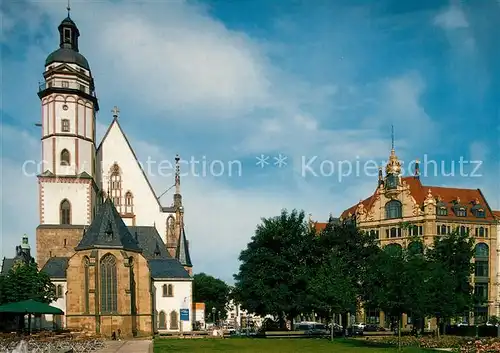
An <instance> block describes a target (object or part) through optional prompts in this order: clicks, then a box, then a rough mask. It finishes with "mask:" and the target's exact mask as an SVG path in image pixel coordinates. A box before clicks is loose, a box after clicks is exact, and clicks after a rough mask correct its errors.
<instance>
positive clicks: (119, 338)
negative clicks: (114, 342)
mask: <svg viewBox="0 0 500 353" xmlns="http://www.w3.org/2000/svg"><path fill="white" fill-rule="evenodd" d="M121 335H122V330H120V329H118V341H121Z"/></svg>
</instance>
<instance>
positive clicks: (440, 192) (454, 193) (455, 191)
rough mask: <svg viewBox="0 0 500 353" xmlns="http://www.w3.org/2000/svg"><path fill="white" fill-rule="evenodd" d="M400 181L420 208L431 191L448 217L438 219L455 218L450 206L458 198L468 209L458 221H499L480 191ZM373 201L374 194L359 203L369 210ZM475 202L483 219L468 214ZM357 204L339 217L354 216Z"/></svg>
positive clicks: (416, 181)
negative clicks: (445, 209) (478, 205)
mask: <svg viewBox="0 0 500 353" xmlns="http://www.w3.org/2000/svg"><path fill="white" fill-rule="evenodd" d="M402 180H403V181H405V182H406V184H407V185H408V186H409V187H410V193H411V195H412V196H413V198H414V199H415V201H416V202H417V203H418V204H419V205H421V206H422V205H423V203H424V200H425V198H426V197H427V193H428V192H429V189H430V190H431V193H432V195H433V196H435V197H439V198H440V199H441V200H442V201H443V202H444V203H445V204H446V205H447V207H448V216H438V217H439V218H441V217H449V218H455V217H456V216H455V214H454V212H453V210H452V206H453V203H452V201H455V200H457V198H458V199H459V200H460V205H464V206H467V208H468V212H467V217H460V219H464V220H479V219H484V220H493V219H495V218H497V217H499V219H500V211H498V212H499V214H497V213H496V212H497V211H495V215H494V213H493V211H492V210H491V209H490V207H489V205H488V203H487V202H486V199H485V198H484V195H483V193H482V192H481V190H480V189H460V188H448V187H442V186H424V185H422V183H421V182H420V179H417V178H415V177H413V176H408V177H403V178H402ZM374 200H375V192H374V193H373V195H372V196H370V197H368V198H367V199H365V200H363V201H361V202H362V204H363V206H364V207H365V208H366V209H370V208H371V206H372V203H373V201H374ZM475 202H479V204H480V205H482V206H483V207H484V211H485V213H486V217H485V218H477V217H475V216H474V215H473V214H472V213H471V212H470V207H472V205H473V204H474V203H475ZM358 204H359V203H358ZM358 204H356V205H354V206H352V207H350V208H348V209H347V210H345V211H344V212H342V215H341V217H342V218H347V217H348V215H349V213H351V214H352V215H354V213H355V212H356V208H357V207H358ZM469 206H470V207H469ZM457 218H458V217H457Z"/></svg>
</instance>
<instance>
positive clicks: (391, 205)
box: [385, 200, 403, 219]
mask: <svg viewBox="0 0 500 353" xmlns="http://www.w3.org/2000/svg"><path fill="white" fill-rule="evenodd" d="M402 216H403V207H402V205H401V202H399V201H397V200H392V201H389V202H388V203H386V204H385V218H387V219H393V218H401V217H402Z"/></svg>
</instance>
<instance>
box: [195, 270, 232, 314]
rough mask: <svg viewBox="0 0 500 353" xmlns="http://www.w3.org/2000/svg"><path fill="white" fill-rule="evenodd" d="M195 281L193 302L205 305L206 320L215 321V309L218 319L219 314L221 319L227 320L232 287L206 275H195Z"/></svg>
mask: <svg viewBox="0 0 500 353" xmlns="http://www.w3.org/2000/svg"><path fill="white" fill-rule="evenodd" d="M193 281H194V283H193V300H194V301H195V302H200V303H205V318H206V319H207V320H209V319H212V320H213V319H214V318H213V317H212V308H215V312H216V313H217V314H216V315H217V319H219V312H220V319H225V318H226V316H227V303H228V301H229V295H230V287H229V286H228V285H227V284H226V282H224V281H223V280H221V279H218V278H215V277H212V276H210V275H207V274H205V273H198V274H196V275H194V276H193Z"/></svg>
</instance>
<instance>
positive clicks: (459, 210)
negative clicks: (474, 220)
mask: <svg viewBox="0 0 500 353" xmlns="http://www.w3.org/2000/svg"><path fill="white" fill-rule="evenodd" d="M452 203H453V206H451V209H452V210H453V213H455V215H456V216H457V217H467V206H466V205H462V204H461V200H460V197H459V196H457V197H456V199H455V200H453V201H452Z"/></svg>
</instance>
